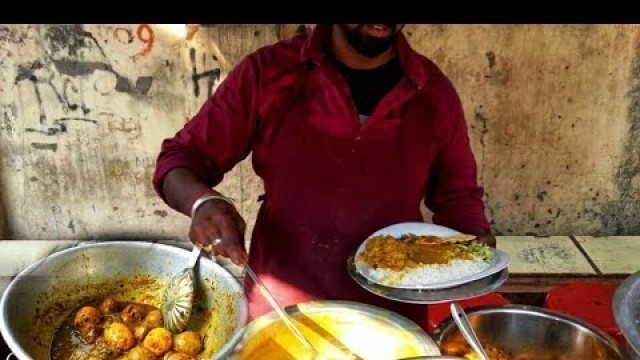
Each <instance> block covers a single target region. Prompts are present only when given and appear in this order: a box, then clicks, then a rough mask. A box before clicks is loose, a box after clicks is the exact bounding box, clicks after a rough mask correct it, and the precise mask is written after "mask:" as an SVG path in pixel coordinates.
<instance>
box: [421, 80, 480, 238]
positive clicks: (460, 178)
mask: <svg viewBox="0 0 640 360" xmlns="http://www.w3.org/2000/svg"><path fill="white" fill-rule="evenodd" d="M447 103H448V104H447V105H446V108H447V109H448V111H447V113H448V114H450V116H449V117H448V119H447V121H446V122H445V124H444V125H443V132H442V133H443V136H442V138H441V139H442V143H441V148H440V151H439V153H438V155H437V157H436V160H435V163H434V167H433V169H432V171H431V175H430V179H429V183H428V187H427V194H426V196H425V205H426V206H427V207H428V208H429V209H430V210H431V211H432V212H433V222H434V223H435V224H439V225H443V226H446V227H449V228H452V229H455V230H458V231H461V232H467V233H478V232H487V233H488V232H490V226H489V223H488V221H487V218H486V216H485V214H484V203H483V196H484V189H483V188H482V187H480V186H479V185H478V182H477V175H478V172H477V165H476V160H475V158H474V155H473V152H472V149H471V146H470V143H469V135H468V130H467V124H466V121H465V117H464V111H463V108H462V104H461V102H460V99H459V97H458V95H457V93H456V92H455V90H453V91H452V96H451V97H450V100H449V101H448V102H447Z"/></svg>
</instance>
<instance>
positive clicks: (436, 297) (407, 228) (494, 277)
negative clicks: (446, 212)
mask: <svg viewBox="0 0 640 360" xmlns="http://www.w3.org/2000/svg"><path fill="white" fill-rule="evenodd" d="M406 234H413V235H434V236H442V237H449V236H455V235H461V234H460V233H459V232H457V231H455V230H452V229H449V228H446V227H443V226H439V225H434V224H426V223H417V222H410V223H400V224H396V225H391V226H388V227H385V228H383V229H381V230H379V231H377V232H375V233H374V234H372V235H371V236H370V237H369V238H368V239H367V240H365V241H364V242H363V243H362V245H360V247H359V248H358V250H357V251H356V253H355V254H354V255H353V256H351V257H349V260H348V264H347V268H348V271H349V275H350V276H351V277H352V278H353V280H355V282H356V283H358V284H359V285H360V286H362V287H363V288H364V289H366V290H368V291H370V292H371V293H373V294H376V295H378V296H382V297H384V298H387V299H391V300H395V301H400V302H406V303H412V304H437V303H443V302H450V301H459V300H464V299H468V298H473V297H477V296H481V295H485V294H488V293H490V292H492V291H495V290H497V289H498V288H499V287H500V286H501V285H502V284H503V283H504V282H505V281H506V280H507V277H508V276H509V272H508V269H507V267H508V265H509V261H510V259H509V255H508V254H507V253H505V252H503V251H500V250H498V249H494V248H490V250H491V251H492V252H493V259H492V261H491V263H490V264H489V267H488V268H486V269H485V270H483V271H481V272H478V273H475V274H472V275H468V276H464V277H460V278H457V279H452V280H449V281H443V282H439V283H430V284H429V285H418V284H415V285H406V284H405V285H384V284H381V283H380V282H378V281H376V280H375V279H374V278H372V277H371V276H368V275H367V272H366V271H365V269H364V267H366V265H365V264H362V263H361V262H357V261H355V259H356V258H357V257H358V255H359V254H360V253H361V252H363V251H364V249H365V245H366V243H367V241H368V240H369V239H371V238H372V237H375V236H379V235H389V236H394V237H400V236H402V235H406Z"/></svg>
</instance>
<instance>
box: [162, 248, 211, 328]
mask: <svg viewBox="0 0 640 360" xmlns="http://www.w3.org/2000/svg"><path fill="white" fill-rule="evenodd" d="M200 253H201V249H200V248H199V247H198V246H196V245H194V246H193V250H192V251H191V256H190V257H189V261H188V262H187V267H185V268H184V269H183V270H182V271H180V272H179V273H177V274H176V275H174V276H173V278H171V281H169V285H168V286H167V288H166V289H165V291H164V295H163V299H162V307H161V312H162V319H163V322H164V327H165V328H167V330H169V331H171V332H172V333H174V334H177V333H179V332H182V331H183V330H184V329H185V328H186V327H187V322H188V321H189V317H190V316H191V309H192V307H193V294H194V285H193V280H194V277H195V274H194V270H193V268H194V267H195V266H196V263H197V262H198V259H199V258H200Z"/></svg>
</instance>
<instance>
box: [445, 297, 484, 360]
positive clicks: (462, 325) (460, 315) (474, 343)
mask: <svg viewBox="0 0 640 360" xmlns="http://www.w3.org/2000/svg"><path fill="white" fill-rule="evenodd" d="M450 308H451V316H453V320H454V321H455V322H456V325H458V328H459V329H460V332H461V333H462V336H464V338H465V340H467V342H468V343H469V345H471V348H472V349H473V351H475V352H476V354H478V357H480V360H490V359H489V355H487V353H486V352H485V351H484V349H483V348H482V345H481V344H480V340H479V339H478V336H477V335H476V333H475V331H473V328H472V327H471V323H470V322H469V318H468V317H467V314H466V313H465V312H464V310H463V309H462V307H461V306H460V305H458V303H456V302H452V303H451V306H450Z"/></svg>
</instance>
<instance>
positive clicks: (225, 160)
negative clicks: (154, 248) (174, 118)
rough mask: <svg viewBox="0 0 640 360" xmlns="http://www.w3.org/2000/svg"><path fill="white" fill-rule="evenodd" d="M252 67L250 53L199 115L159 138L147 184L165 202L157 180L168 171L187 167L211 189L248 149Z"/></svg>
mask: <svg viewBox="0 0 640 360" xmlns="http://www.w3.org/2000/svg"><path fill="white" fill-rule="evenodd" d="M256 68H257V66H256V65H255V63H254V61H253V59H252V58H251V57H247V58H245V59H244V60H243V61H242V62H241V63H240V64H238V65H237V66H236V67H235V68H234V69H233V70H232V71H231V72H230V73H229V75H228V76H227V78H226V79H225V80H224V81H223V82H222V83H221V84H220V86H219V87H218V89H217V90H216V92H215V93H214V94H213V95H212V96H211V98H209V99H208V100H207V101H206V102H205V103H204V105H203V106H202V107H201V108H200V110H199V111H198V113H197V114H196V115H195V116H194V117H193V118H192V119H191V120H190V121H188V122H187V123H186V124H185V125H184V127H183V128H182V129H180V130H179V131H178V132H177V133H176V134H175V135H174V136H173V137H171V138H167V139H164V140H163V142H162V144H161V148H160V153H159V155H158V157H157V160H156V169H155V173H154V176H153V180H152V183H153V187H154V189H155V190H156V192H157V193H158V195H159V196H160V197H161V198H162V199H163V200H164V201H166V198H165V196H164V193H163V191H162V184H163V182H164V179H165V176H166V175H167V174H168V173H169V172H170V171H171V170H173V169H176V168H186V169H188V170H191V171H193V172H194V173H195V174H196V175H197V176H198V177H199V178H200V179H201V180H202V181H203V182H204V183H206V184H207V185H208V186H211V187H213V186H216V185H217V184H218V183H220V182H221V181H222V179H223V177H224V174H225V173H227V172H228V171H230V170H231V169H232V168H233V167H234V166H235V165H236V164H237V163H238V162H240V161H241V160H243V159H244V158H246V157H247V155H248V154H249V153H250V152H251V146H252V144H251V139H252V138H253V134H254V131H255V130H256V116H255V114H256V110H255V109H256V106H255V105H256V99H257V96H258V83H259V79H258V74H257V71H256Z"/></svg>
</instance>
